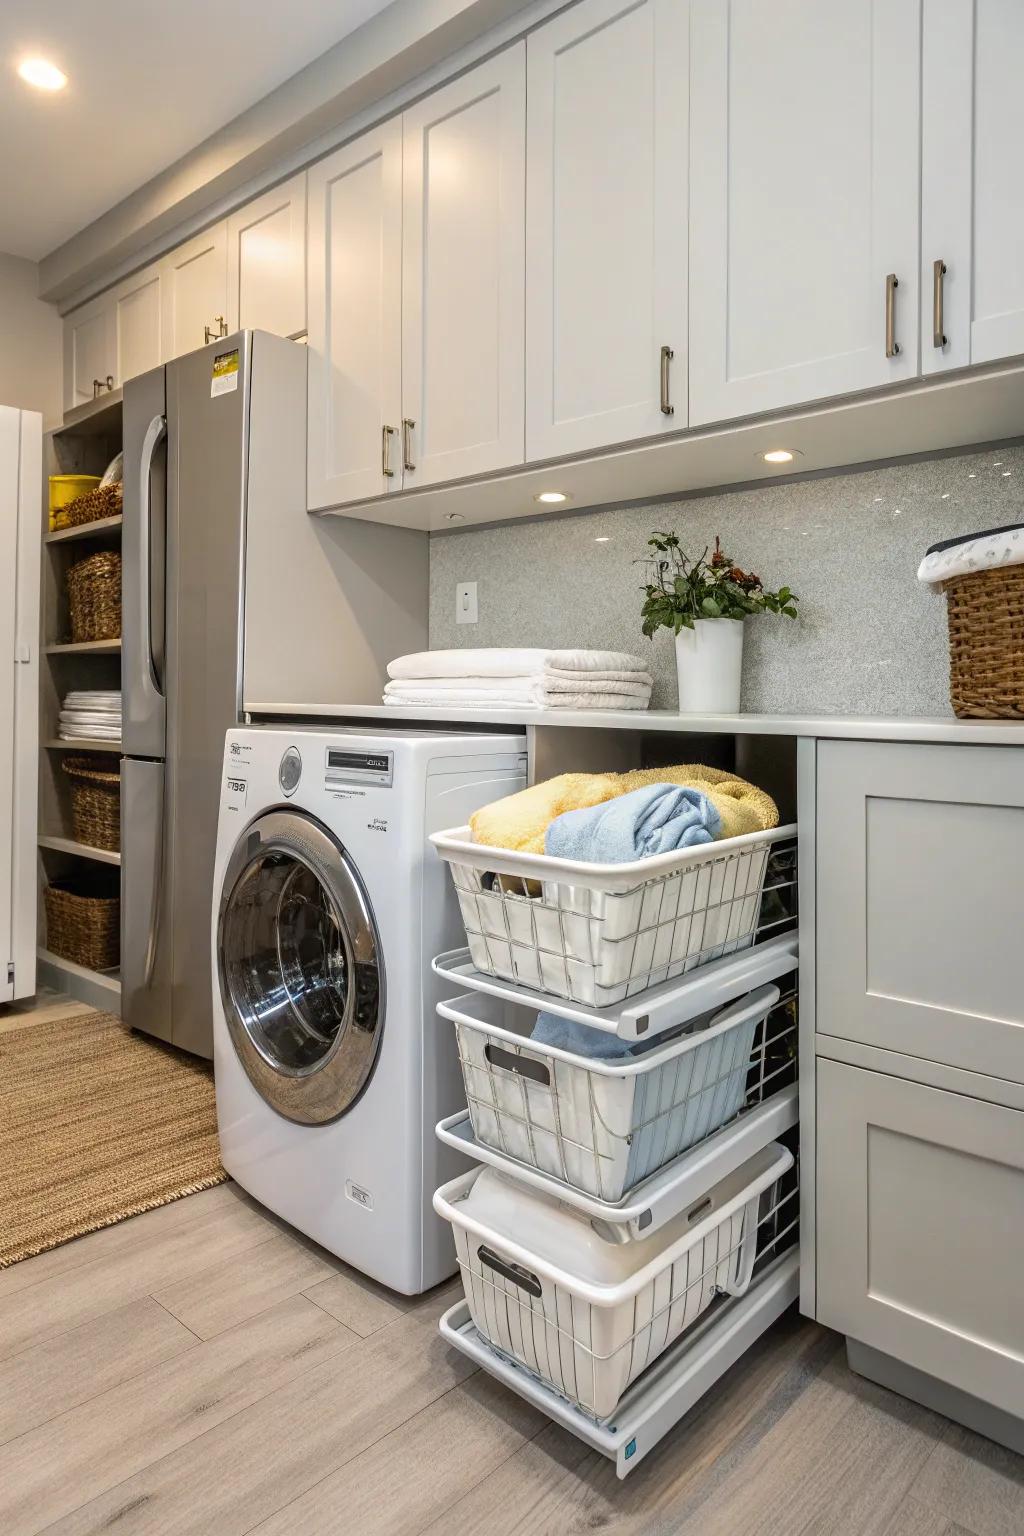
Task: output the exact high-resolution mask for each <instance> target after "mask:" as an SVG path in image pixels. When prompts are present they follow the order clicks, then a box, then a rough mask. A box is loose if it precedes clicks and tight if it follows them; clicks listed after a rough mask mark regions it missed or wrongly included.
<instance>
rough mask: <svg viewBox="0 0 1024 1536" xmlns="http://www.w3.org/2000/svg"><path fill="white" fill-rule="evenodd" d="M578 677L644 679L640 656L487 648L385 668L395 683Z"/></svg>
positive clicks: (433, 654) (407, 659)
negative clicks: (558, 674)
mask: <svg viewBox="0 0 1024 1536" xmlns="http://www.w3.org/2000/svg"><path fill="white" fill-rule="evenodd" d="M551 670H553V671H556V672H569V673H572V675H573V676H576V675H577V674H579V673H594V672H598V673H604V674H605V675H606V676H608V675H610V676H611V677H613V678H614V677H618V676H630V677H632V676H634V675H635V674H636V673H641V674H643V676H645V677H646V676H648V675H649V674H648V672H647V668H646V666H645V664H644V661H643V658H642V657H641V656H630V655H629V654H628V653H627V652H625V651H545V650H540V649H538V648H535V647H531V648H527V649H519V650H515V649H505V648H504V647H502V646H488V647H485V648H484V649H482V650H465V651H458V650H456V651H417V652H416V653H415V654H413V655H411V656H399V657H398V658H397V659H396V660H395V661H393V662H392V663H391V665H390V666H389V667H388V676H389V677H391V678H395V679H396V680H404V679H409V678H434V679H436V678H442V677H459V678H467V677H473V678H481V677H519V678H522V677H536V676H538V675H539V674H541V673H545V672H548V671H551Z"/></svg>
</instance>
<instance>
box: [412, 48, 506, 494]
mask: <svg viewBox="0 0 1024 1536" xmlns="http://www.w3.org/2000/svg"><path fill="white" fill-rule="evenodd" d="M402 132H403V144H404V158H403V171H402V174H403V208H402V227H403V252H402V416H403V423H402V427H403V433H402V447H403V453H402V459H403V470H404V485H405V488H406V489H409V488H410V487H411V486H415V485H430V484H433V483H435V482H437V481H439V480H453V479H455V478H457V477H458V476H466V475H476V474H484V473H487V472H488V471H490V470H495V469H504V468H506V467H508V466H509V465H513V464H521V463H522V462H523V457H524V444H523V413H524V399H525V383H524V375H523V368H524V344H523V304H524V298H523V286H524V281H525V268H526V250H525V224H524V221H525V206H524V198H525V183H526V163H525V162H526V144H525V139H526V44H525V43H519V44H517V45H516V46H515V47H514V48H508V49H506V50H505V51H504V52H503V53H499V54H498V55H497V56H496V57H495V58H493V59H491V60H489V61H488V62H487V63H486V64H482V65H481V66H480V67H479V68H478V69H474V70H471V71H470V73H469V74H467V75H463V76H461V77H460V78H459V79H458V80H456V81H453V83H452V84H451V85H448V86H445V87H444V88H443V89H442V90H439V91H434V92H433V93H432V94H431V95H430V96H428V97H426V99H425V100H424V101H422V102H420V104H419V105H418V106H416V107H413V108H411V110H410V111H408V112H406V113H405V115H404V117H403V119H402Z"/></svg>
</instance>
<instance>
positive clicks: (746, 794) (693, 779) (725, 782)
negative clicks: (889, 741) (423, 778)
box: [469, 763, 779, 853]
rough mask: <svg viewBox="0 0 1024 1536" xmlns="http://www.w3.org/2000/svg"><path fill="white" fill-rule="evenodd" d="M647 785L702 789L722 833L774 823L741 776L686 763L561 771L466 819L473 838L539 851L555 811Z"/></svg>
mask: <svg viewBox="0 0 1024 1536" xmlns="http://www.w3.org/2000/svg"><path fill="white" fill-rule="evenodd" d="M646 784H689V785H691V786H692V787H693V788H694V789H699V790H701V791H702V792H703V793H704V794H705V795H707V797H708V799H709V800H710V801H711V802H712V803H713V804H714V806H715V807H716V809H717V811H718V814H719V816H720V817H721V818H722V831H721V836H722V837H741V836H742V835H743V834H744V833H746V832H766V831H768V829H769V828H771V827H777V826H778V824H779V812H778V807H777V806H776V804H775V801H774V800H773V799H772V798H771V796H770V795H767V794H765V792H764V790H763V789H758V788H757V787H756V785H754V784H748V783H747V781H746V779H740V778H737V777H736V775H735V774H733V773H725V772H724V771H723V770H722V769H721V768H705V767H703V766H702V765H701V764H699V763H685V764H681V765H679V766H677V767H674V768H642V769H637V770H635V771H634V772H632V773H560V774H559V775H558V777H557V778H554V779H545V780H544V781H543V783H541V784H531V785H530V787H529V789H521V790H519V792H518V793H517V794H514V795H506V796H505V798H504V799H503V800H495V801H494V803H493V804H492V805H485V806H484V807H483V808H482V809H481V810H479V811H477V812H475V814H474V815H472V816H471V817H470V819H469V824H470V827H471V829H472V832H473V841H474V842H476V843H484V844H486V846H487V847H489V848H512V849H515V850H516V851H517V852H519V853H543V852H544V834H545V833H546V832H547V829H548V827H549V826H550V825H551V823H552V822H553V821H554V819H555V817H556V816H561V815H562V814H563V813H564V812H565V811H578V810H582V809H583V808H584V807H585V806H591V805H602V804H603V803H604V802H605V801H606V800H614V799H615V798H616V797H617V796H618V795H625V794H628V793H629V791H630V790H632V789H642V788H643V787H644V785H646Z"/></svg>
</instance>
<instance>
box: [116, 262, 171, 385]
mask: <svg viewBox="0 0 1024 1536" xmlns="http://www.w3.org/2000/svg"><path fill="white" fill-rule="evenodd" d="M160 287H161V269H160V268H159V267H148V268H145V269H144V270H143V271H142V272H137V273H136V274H135V276H134V277H130V278H127V279H126V280H125V281H124V282H123V283H121V284H120V286H119V287H118V288H117V289H115V292H114V324H115V327H116V333H117V367H116V372H115V378H116V381H117V383H118V384H123V383H124V381H125V380H126V379H133V378H135V376H136V374H139V373H148V371H149V369H150V368H156V367H157V366H158V365H159V364H160V363H162V362H163V360H164V349H163V310H162V304H161V293H160Z"/></svg>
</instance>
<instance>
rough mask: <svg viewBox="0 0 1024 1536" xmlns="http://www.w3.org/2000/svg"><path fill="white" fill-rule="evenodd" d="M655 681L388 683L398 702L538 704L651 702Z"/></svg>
mask: <svg viewBox="0 0 1024 1536" xmlns="http://www.w3.org/2000/svg"><path fill="white" fill-rule="evenodd" d="M652 686H653V679H652V678H651V677H649V676H647V674H646V673H633V675H632V678H631V679H630V680H628V681H621V682H620V681H618V680H612V679H605V678H604V677H591V676H590V675H589V674H584V675H581V676H578V677H577V678H576V679H575V680H574V681H570V680H569V679H568V678H567V677H565V676H564V675H560V676H558V677H554V676H552V675H543V674H542V675H539V676H537V677H424V678H418V679H415V680H414V679H409V680H408V681H402V682H394V683H388V684H386V686H385V689H384V692H385V695H389V696H390V695H394V696H395V697H397V698H402V697H410V696H412V695H415V696H416V697H417V698H423V697H425V696H428V695H429V696H432V697H436V698H437V699H439V700H444V699H450V698H452V697H458V696H460V695H464V694H467V693H478V694H481V695H490V696H494V697H498V696H499V695H500V696H501V697H502V698H517V699H523V700H537V699H540V698H542V697H546V696H547V695H549V694H556V693H593V694H600V693H632V694H635V695H636V696H637V697H638V698H649V697H650V693H651V688H652Z"/></svg>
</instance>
